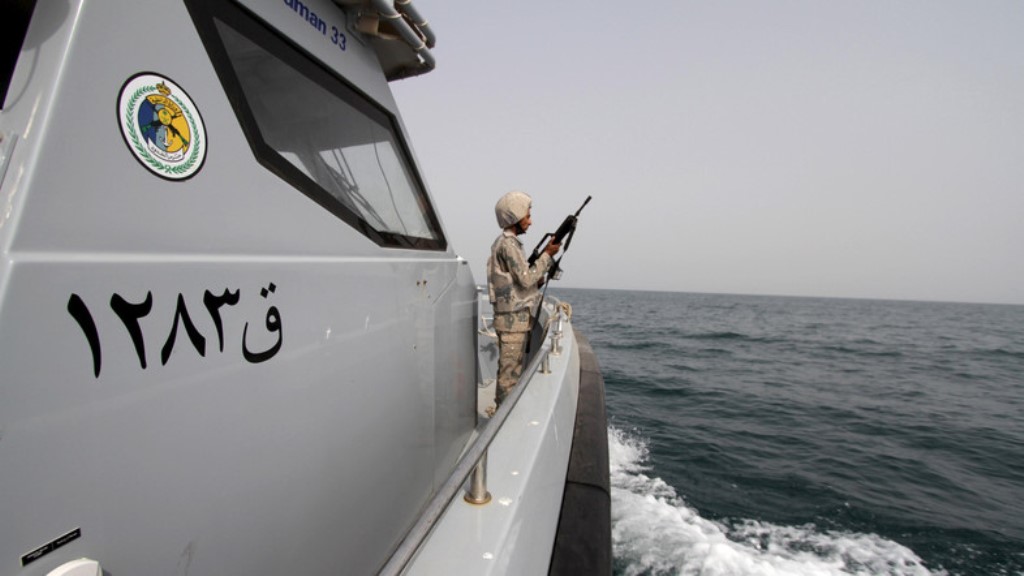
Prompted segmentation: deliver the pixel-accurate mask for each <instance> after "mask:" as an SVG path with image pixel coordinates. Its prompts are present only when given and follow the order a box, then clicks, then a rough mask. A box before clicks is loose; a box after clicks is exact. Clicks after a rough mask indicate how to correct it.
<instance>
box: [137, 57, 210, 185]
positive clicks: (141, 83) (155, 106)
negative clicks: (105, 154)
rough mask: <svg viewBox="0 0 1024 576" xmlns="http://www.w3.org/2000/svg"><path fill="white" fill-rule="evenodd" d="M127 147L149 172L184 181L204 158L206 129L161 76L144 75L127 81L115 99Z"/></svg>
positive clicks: (183, 97)
mask: <svg viewBox="0 0 1024 576" xmlns="http://www.w3.org/2000/svg"><path fill="white" fill-rule="evenodd" d="M117 118H118V121H119V122H120V123H121V134H122V135H123V136H124V141H125V144H127V145H128V149H129V150H131V151H132V154H134V155H135V158H136V159H137V160H138V161H139V162H140V163H141V164H142V165H143V166H145V167H146V168H147V169H148V170H149V171H150V172H152V173H154V174H156V175H157V176H160V177H162V178H167V179H168V180H185V179H186V178H191V177H192V176H194V175H195V174H196V172H199V169H200V168H202V166H203V161H204V160H205V159H206V128H205V127H204V126H203V118H202V116H200V115H199V108H197V107H196V105H195V104H194V103H193V102H192V99H191V98H189V97H188V94H186V93H185V91H184V90H182V89H181V87H180V86H178V85H177V84H175V83H174V82H172V81H171V80H169V79H168V78H167V77H165V76H161V75H159V74H153V73H149V72H144V73H141V74H136V75H135V76H132V77H131V78H129V79H128V81H127V82H125V83H124V86H122V87H121V95H120V97H118V99H117Z"/></svg>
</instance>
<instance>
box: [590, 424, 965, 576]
mask: <svg viewBox="0 0 1024 576" xmlns="http://www.w3.org/2000/svg"><path fill="white" fill-rule="evenodd" d="M608 448H609V452H608V453H609V460H610V469H611V492H612V546H613V554H614V557H615V573H616V574H618V575H621V576H662V575H666V576H667V575H679V576H747V575H749V576H762V575H765V576H767V575H777V574H792V575H797V576H799V575H812V574H813V575H820V576H825V575H850V574H853V575H859V576H867V575H878V574H884V575H889V576H926V575H931V574H936V575H940V574H946V573H945V572H931V571H929V570H928V569H927V568H925V566H924V564H923V561H922V560H921V559H920V558H919V557H918V556H917V555H916V554H915V553H914V552H913V551H912V550H910V549H909V548H906V547H904V546H902V545H900V544H897V543H896V542H893V541H891V540H887V539H885V538H882V537H881V536H878V535H875V534H860V533H852V532H842V531H830V530H822V529H819V528H818V527H816V526H815V525H813V524H806V525H801V526H780V525H776V524H772V523H769V522H762V521H758V520H752V519H740V520H735V521H714V520H709V519H706V518H703V517H701V515H700V513H699V512H698V511H697V510H696V509H695V508H692V507H690V506H688V505H687V503H686V501H685V500H684V499H683V498H682V497H680V496H678V495H677V493H676V491H675V490H674V489H673V488H672V487H671V486H669V485H668V484H667V483H665V482H664V481H663V480H662V479H661V478H657V477H655V478H652V477H649V476H648V475H647V474H646V472H648V471H649V466H647V464H646V462H647V460H648V457H649V452H648V443H647V440H646V439H644V438H643V437H641V436H639V435H638V434H634V433H629V432H625V431H622V430H619V429H617V428H615V427H609V429H608Z"/></svg>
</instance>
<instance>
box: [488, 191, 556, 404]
mask: <svg viewBox="0 0 1024 576" xmlns="http://www.w3.org/2000/svg"><path fill="white" fill-rule="evenodd" d="M530 208H531V199H530V197H529V196H528V195H527V194H526V193H525V192H520V191H518V190H514V191H512V192H509V193H508V194H505V195H504V196H502V197H501V199H499V200H498V203H497V204H496V205H495V206H494V214H495V216H497V218H498V226H500V227H501V229H502V232H501V235H500V236H498V239H497V240H495V241H494V244H493V245H492V246H491V257H490V258H489V259H488V260H487V287H488V293H489V294H488V295H489V296H490V300H491V305H492V306H493V307H494V330H495V332H497V333H498V352H499V354H498V385H497V388H496V389H495V392H494V401H495V404H496V405H498V406H500V405H501V402H502V401H503V400H504V399H505V397H506V396H507V395H508V394H509V393H510V392H511V391H512V388H513V387H514V386H515V385H516V383H517V382H518V381H519V376H520V375H522V373H523V353H524V351H525V348H526V342H527V341H528V340H529V336H530V327H531V323H532V322H533V311H534V310H535V309H536V308H537V303H538V302H537V301H538V300H539V299H540V290H539V287H540V286H541V285H542V284H543V281H544V273H545V272H547V271H548V269H549V268H550V267H551V263H552V257H553V256H554V255H555V254H557V253H558V250H559V248H561V246H559V245H558V244H555V243H553V242H549V243H548V245H547V246H545V247H544V252H543V254H541V256H540V258H538V259H537V260H536V262H534V263H533V266H530V265H529V264H527V261H526V256H525V254H524V252H523V243H522V242H520V241H519V239H518V238H516V236H518V235H520V234H525V233H526V230H527V229H528V228H529V227H530V225H531V224H532V223H533V222H532V221H531V219H530Z"/></svg>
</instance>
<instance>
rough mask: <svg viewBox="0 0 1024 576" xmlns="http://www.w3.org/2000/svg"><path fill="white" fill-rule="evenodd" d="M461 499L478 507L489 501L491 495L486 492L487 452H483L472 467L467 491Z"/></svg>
mask: <svg viewBox="0 0 1024 576" xmlns="http://www.w3.org/2000/svg"><path fill="white" fill-rule="evenodd" d="M462 499H463V500H465V501H466V502H469V503H470V504H478V505H479V504H487V503H488V502H490V501H491V493H490V492H488V491H487V452H484V455H483V456H481V457H480V460H478V461H477V463H476V466H474V467H473V472H472V473H470V475H469V490H467V491H466V494H465V495H464V496H463V497H462Z"/></svg>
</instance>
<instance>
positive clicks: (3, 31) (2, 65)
mask: <svg viewBox="0 0 1024 576" xmlns="http://www.w3.org/2000/svg"><path fill="white" fill-rule="evenodd" d="M35 7H36V2H35V0H5V1H4V2H3V3H2V4H0V22H3V24H2V25H0V108H3V107H4V106H5V105H6V104H5V102H6V100H7V90H8V88H10V86H11V78H12V77H13V76H14V65H15V64H17V62H18V56H19V55H20V54H21V45H22V44H23V43H24V42H25V34H27V33H28V24H29V21H30V20H31V19H32V11H33V10H34V9H35Z"/></svg>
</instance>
